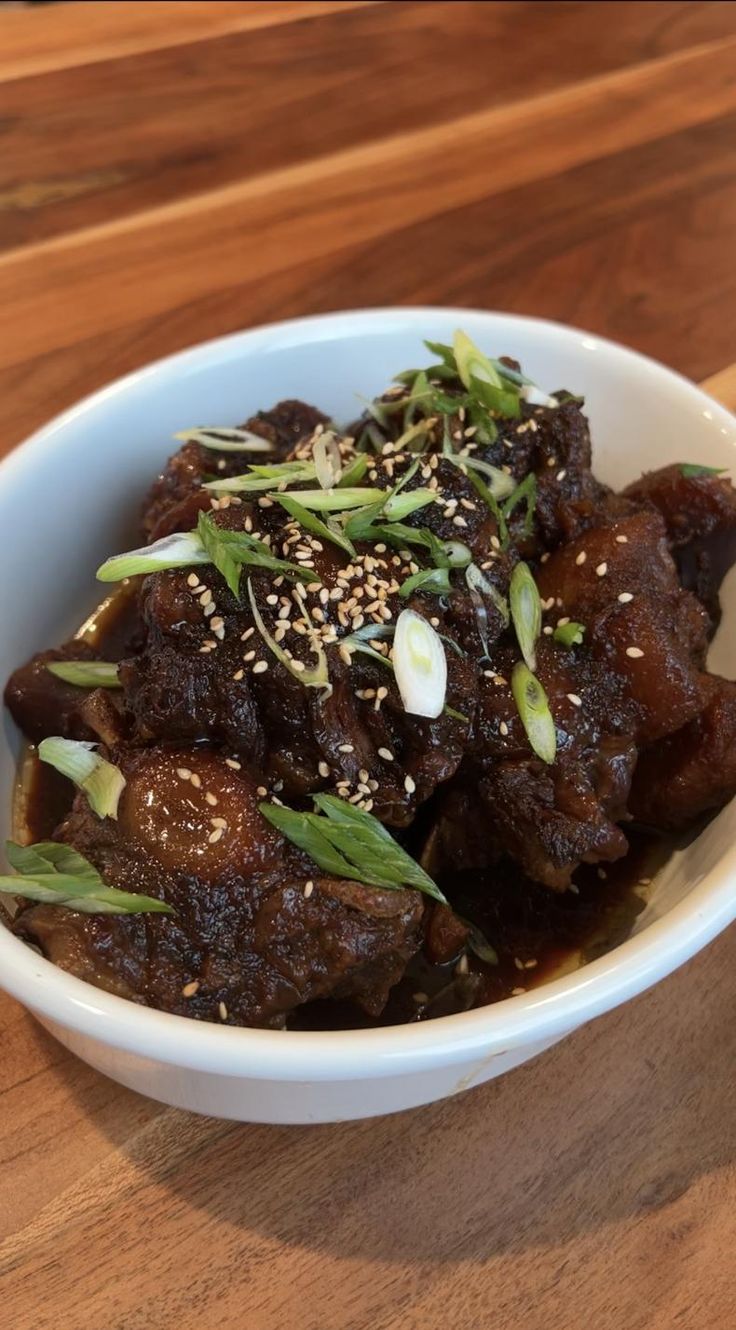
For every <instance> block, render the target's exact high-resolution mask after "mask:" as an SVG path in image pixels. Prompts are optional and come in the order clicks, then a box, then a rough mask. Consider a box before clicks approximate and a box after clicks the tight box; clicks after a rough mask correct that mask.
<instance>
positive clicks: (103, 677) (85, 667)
mask: <svg viewBox="0 0 736 1330" xmlns="http://www.w3.org/2000/svg"><path fill="white" fill-rule="evenodd" d="M46 669H47V670H48V672H49V674H54V675H56V678H57V679H63V680H64V683H71V684H74V685H75V687H76V688H120V687H121V684H120V679H119V678H118V667H117V665H116V664H114V663H113V662H112V661H107V660H50V661H49V662H48V664H47V666H46Z"/></svg>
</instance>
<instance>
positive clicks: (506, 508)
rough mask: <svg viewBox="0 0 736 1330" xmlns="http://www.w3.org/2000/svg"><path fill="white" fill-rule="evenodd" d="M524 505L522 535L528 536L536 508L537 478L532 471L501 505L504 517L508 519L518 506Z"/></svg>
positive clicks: (531, 529)
mask: <svg viewBox="0 0 736 1330" xmlns="http://www.w3.org/2000/svg"><path fill="white" fill-rule="evenodd" d="M522 502H524V503H525V504H526V516H525V518H524V535H525V536H530V535H531V534H532V531H533V529H534V510H535V508H536V506H537V477H536V476H535V474H534V472H533V471H530V472H529V474H528V476H525V477H524V479H523V480H522V481H521V482H520V484H518V485H517V486H516V489H515V490H514V492H513V494H510V495H509V497H508V499H507V500H506V502H505V503H504V504H502V508H503V512H504V516H505V517H506V518H509V517H510V516H511V514H512V513H513V511H514V509H515V508H516V507H517V506H518V504H520V503H522Z"/></svg>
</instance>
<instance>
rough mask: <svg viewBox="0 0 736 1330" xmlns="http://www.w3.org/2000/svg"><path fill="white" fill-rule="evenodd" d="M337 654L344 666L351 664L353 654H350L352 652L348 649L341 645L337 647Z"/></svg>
mask: <svg viewBox="0 0 736 1330" xmlns="http://www.w3.org/2000/svg"><path fill="white" fill-rule="evenodd" d="M338 652H339V655H340V659H341V660H344V661H345V664H346V665H351V664H352V661H353V653H352V651H351V650H350V647H346V646H345V645H344V644H343V645H341V646H339V647H338Z"/></svg>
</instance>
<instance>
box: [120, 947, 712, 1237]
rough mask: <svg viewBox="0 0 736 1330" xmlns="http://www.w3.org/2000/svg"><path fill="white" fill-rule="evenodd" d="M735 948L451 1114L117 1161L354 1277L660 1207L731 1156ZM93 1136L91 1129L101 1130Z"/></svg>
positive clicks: (248, 1135) (219, 1216) (193, 1123)
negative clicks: (352, 1268) (363, 1269)
mask: <svg viewBox="0 0 736 1330" xmlns="http://www.w3.org/2000/svg"><path fill="white" fill-rule="evenodd" d="M735 958H736V931H734V930H731V932H730V933H728V934H726V935H725V936H723V937H721V938H720V939H718V940H717V941H716V943H714V944H713V945H712V946H711V947H710V948H709V950H708V951H707V952H706V953H704V954H703V955H701V956H700V957H698V958H696V960H695V961H694V962H692V963H691V964H690V965H689V966H687V967H686V968H685V969H684V970H682V971H680V972H679V974H676V975H674V976H672V977H670V978H669V979H668V980H666V981H665V982H664V983H662V984H660V985H659V986H658V987H657V988H656V989H655V990H653V991H652V992H650V993H648V994H645V995H644V996H643V997H642V998H639V999H638V1000H637V1001H635V1002H634V1003H631V1004H629V1005H628V1006H627V1007H625V1008H623V1009H621V1010H619V1011H618V1012H613V1013H611V1014H610V1015H609V1016H606V1017H603V1018H602V1019H601V1020H599V1021H598V1022H596V1023H594V1024H593V1025H591V1026H589V1027H588V1028H587V1029H585V1030H582V1031H579V1032H578V1033H577V1034H576V1035H573V1036H572V1037H571V1038H569V1039H568V1040H566V1041H565V1042H563V1043H562V1044H561V1045H559V1046H558V1047H557V1048H555V1049H552V1050H550V1052H549V1053H547V1054H545V1055H543V1056H542V1057H541V1058H539V1059H538V1060H537V1061H536V1062H534V1063H531V1064H529V1065H527V1066H526V1067H522V1068H520V1069H518V1070H517V1071H515V1072H513V1073H511V1074H510V1075H508V1076H506V1077H505V1078H502V1079H500V1080H497V1081H494V1082H492V1083H490V1084H488V1085H486V1086H484V1087H481V1088H479V1089H476V1090H472V1091H469V1092H467V1093H466V1094H465V1095H462V1096H460V1097H459V1098H457V1099H454V1100H450V1101H446V1102H444V1103H441V1104H435V1105H430V1106H428V1107H426V1108H422V1109H416V1110H412V1111H410V1112H407V1113H403V1114H396V1115H393V1116H392V1117H388V1118H382V1119H373V1120H370V1121H366V1122H355V1123H343V1124H339V1125H333V1126H330V1125H325V1126H315V1127H268V1126H259V1125H253V1126H249V1125H245V1124H233V1123H227V1122H219V1121H215V1120H213V1119H204V1118H197V1117H195V1116H194V1115H190V1114H187V1113H183V1112H180V1111H179V1110H175V1109H165V1110H162V1111H160V1113H159V1114H158V1116H157V1117H156V1118H155V1119H154V1120H153V1121H151V1122H149V1124H148V1125H147V1126H146V1127H144V1129H143V1130H142V1131H140V1132H138V1133H137V1134H136V1136H135V1137H134V1139H133V1141H132V1143H131V1144H129V1145H128V1146H127V1147H123V1151H124V1154H127V1156H128V1157H129V1158H130V1160H131V1162H132V1163H133V1164H134V1166H135V1169H136V1172H137V1173H138V1175H139V1176H140V1178H141V1186H143V1187H147V1186H148V1185H149V1184H150V1183H155V1184H156V1185H157V1187H159V1188H161V1187H163V1188H165V1189H166V1190H167V1192H168V1200H167V1202H166V1212H167V1215H169V1216H170V1217H171V1219H172V1222H175V1221H176V1214H177V1211H181V1213H182V1215H185V1214H186V1213H187V1212H189V1211H190V1210H191V1208H192V1207H194V1208H195V1209H196V1210H197V1211H198V1212H199V1213H200V1229H199V1230H198V1232H199V1231H200V1230H201V1234H202V1239H203V1241H206V1240H207V1225H208V1224H209V1223H210V1221H212V1227H213V1229H214V1228H215V1227H216V1229H217V1234H218V1237H217V1241H218V1242H220V1241H222V1240H223V1233H226V1234H227V1233H228V1232H229V1233H231V1234H232V1239H233V1242H234V1251H237V1252H238V1253H240V1255H241V1257H242V1258H243V1259H247V1257H248V1252H249V1246H252V1247H255V1246H257V1245H258V1240H259V1237H264V1236H265V1237H266V1238H267V1239H271V1240H273V1239H276V1240H278V1241H279V1242H281V1243H284V1244H288V1245H290V1246H291V1247H297V1248H298V1247H300V1246H301V1247H304V1248H305V1249H309V1250H311V1251H315V1250H316V1251H318V1252H319V1251H324V1252H325V1253H330V1254H332V1255H338V1256H342V1257H346V1258H360V1259H361V1260H363V1261H366V1260H367V1261H370V1260H375V1261H380V1262H388V1263H393V1262H397V1263H406V1262H407V1260H410V1259H411V1260H414V1261H419V1262H422V1261H426V1262H432V1263H436V1262H438V1261H439V1262H455V1263H461V1262H471V1263H473V1262H481V1261H484V1260H486V1259H488V1257H489V1256H491V1255H493V1254H496V1253H501V1252H506V1251H510V1250H524V1249H528V1248H532V1247H536V1246H545V1247H549V1246H550V1245H554V1244H558V1243H559V1244H562V1243H564V1242H567V1241H569V1239H570V1238H574V1237H576V1236H578V1235H580V1234H582V1233H584V1232H586V1231H590V1230H595V1229H597V1228H600V1227H601V1226H605V1225H608V1224H612V1223H615V1222H616V1221H617V1220H620V1219H622V1218H625V1217H627V1216H632V1215H636V1214H641V1213H644V1212H646V1211H647V1210H650V1209H652V1208H656V1207H663V1206H666V1205H667V1204H668V1203H669V1202H670V1201H672V1200H673V1199H674V1198H676V1197H677V1196H679V1195H681V1194H682V1193H683V1192H684V1191H686V1190H687V1189H688V1187H689V1186H690V1185H691V1183H693V1182H694V1181H695V1180H696V1179H697V1178H698V1177H699V1176H700V1175H702V1174H704V1173H709V1172H713V1171H715V1170H717V1169H719V1168H720V1167H722V1166H723V1165H724V1164H726V1163H728V1162H730V1161H732V1160H733V1158H734V1156H735V1155H736V1121H735V1119H734V1115H733V1111H732V1105H733V1066H734V1061H735V1058H736V1023H735V1022H734V1020H733V1012H734V1010H736V965H735V964H734V959H735ZM102 1129H103V1130H104V1123H103V1124H102Z"/></svg>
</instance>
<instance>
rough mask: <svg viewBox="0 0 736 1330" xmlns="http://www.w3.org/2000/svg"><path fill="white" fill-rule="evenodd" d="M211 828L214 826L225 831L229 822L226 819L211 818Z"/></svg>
mask: <svg viewBox="0 0 736 1330" xmlns="http://www.w3.org/2000/svg"><path fill="white" fill-rule="evenodd" d="M210 826H212V827H221V828H222V830H223V831H224V830H225V827H226V826H227V822H226V821H225V818H224V817H211V818H210Z"/></svg>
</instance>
